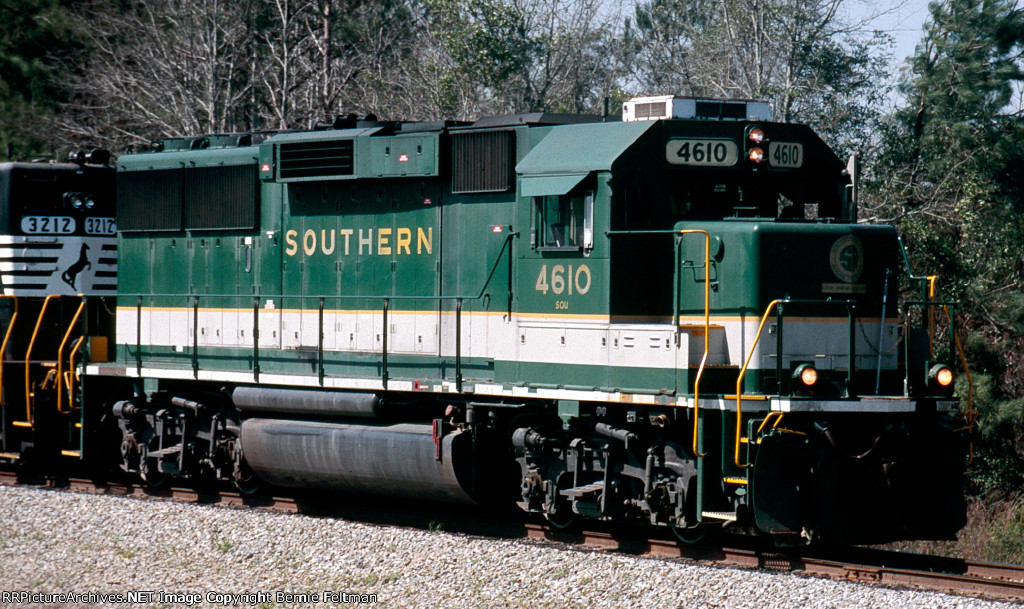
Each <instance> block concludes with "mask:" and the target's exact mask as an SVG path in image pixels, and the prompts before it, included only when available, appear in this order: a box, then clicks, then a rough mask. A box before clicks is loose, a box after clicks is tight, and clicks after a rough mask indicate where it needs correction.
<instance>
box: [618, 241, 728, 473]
mask: <svg viewBox="0 0 1024 609" xmlns="http://www.w3.org/2000/svg"><path fill="white" fill-rule="evenodd" d="M605 234H606V235H607V236H609V237H611V236H613V235H675V236H676V239H675V243H674V248H675V263H674V264H673V265H672V325H673V327H674V328H675V335H676V346H677V347H678V346H679V342H680V340H681V336H680V335H681V332H682V330H681V326H680V316H679V310H680V308H681V301H682V289H683V286H682V284H683V282H682V276H681V269H682V268H683V259H682V256H683V248H682V240H683V237H684V236H685V235H704V354H703V355H702V356H701V359H700V365H699V366H698V368H697V377H696V378H695V379H694V382H693V454H694V455H696V456H697V457H698V458H702V457H704V456H705V454H704V453H702V452H700V451H699V450H698V438H699V430H700V418H699V417H698V414H699V413H700V381H701V378H702V377H703V376H704V370H705V367H706V365H707V361H708V353H710V351H711V344H710V340H711V337H710V334H711V235H710V234H709V233H708V232H707V231H706V230H701V229H672V230H619V231H606V232H605Z"/></svg>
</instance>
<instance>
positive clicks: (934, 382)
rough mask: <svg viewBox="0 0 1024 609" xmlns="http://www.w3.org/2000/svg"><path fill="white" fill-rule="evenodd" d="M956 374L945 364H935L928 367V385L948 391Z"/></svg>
mask: <svg viewBox="0 0 1024 609" xmlns="http://www.w3.org/2000/svg"><path fill="white" fill-rule="evenodd" d="M955 380H956V375H954V374H953V370H952V369H951V368H950V367H949V366H947V365H946V364H935V365H933V366H932V367H931V368H929V369H928V386H929V387H931V388H932V389H937V390H939V391H950V390H952V388H953V381H955Z"/></svg>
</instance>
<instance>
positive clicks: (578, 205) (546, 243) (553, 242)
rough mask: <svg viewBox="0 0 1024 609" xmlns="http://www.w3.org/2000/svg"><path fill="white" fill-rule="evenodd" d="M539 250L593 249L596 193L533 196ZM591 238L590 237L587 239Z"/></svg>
mask: <svg viewBox="0 0 1024 609" xmlns="http://www.w3.org/2000/svg"><path fill="white" fill-rule="evenodd" d="M534 208H535V209H536V212H537V217H536V222H537V224H536V226H537V228H538V229H539V230H538V231H537V232H538V236H539V239H538V242H537V248H538V249H565V250H579V249H584V248H587V249H589V248H590V247H592V245H593V244H592V241H593V238H592V236H589V235H588V232H589V233H592V232H593V213H594V212H593V194H592V193H589V192H588V193H586V194H582V195H546V196H542V197H534ZM588 236H589V238H588Z"/></svg>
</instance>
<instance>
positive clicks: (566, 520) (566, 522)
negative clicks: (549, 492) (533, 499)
mask: <svg viewBox="0 0 1024 609" xmlns="http://www.w3.org/2000/svg"><path fill="white" fill-rule="evenodd" d="M566 503H568V502H566ZM576 516H578V514H577V513H576V512H574V511H572V508H571V507H570V506H568V505H566V506H564V509H558V510H556V511H555V513H554V514H547V513H545V514H544V519H545V520H547V521H548V524H550V525H551V526H552V527H554V528H556V529H568V528H569V527H571V526H572V525H574V524H576Z"/></svg>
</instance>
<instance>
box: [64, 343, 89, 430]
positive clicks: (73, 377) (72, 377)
mask: <svg viewBox="0 0 1024 609" xmlns="http://www.w3.org/2000/svg"><path fill="white" fill-rule="evenodd" d="M83 342H85V337H84V336H79V337H78V340H77V341H76V342H75V346H74V347H71V353H69V354H68V381H67V383H68V412H70V411H71V410H74V408H75V400H74V399H73V398H74V396H75V384H76V383H77V382H78V375H77V374H75V354H77V353H78V348H79V347H81V346H82V343H83Z"/></svg>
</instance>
